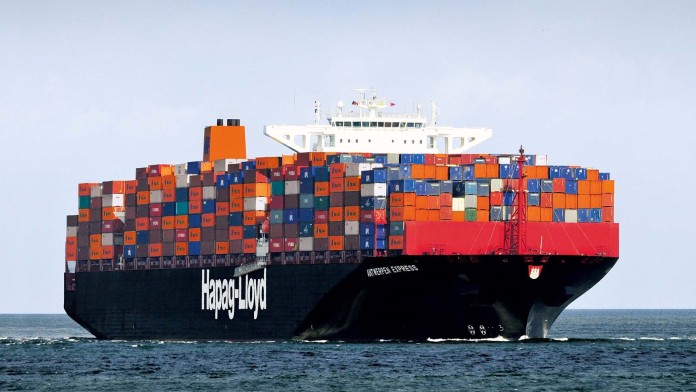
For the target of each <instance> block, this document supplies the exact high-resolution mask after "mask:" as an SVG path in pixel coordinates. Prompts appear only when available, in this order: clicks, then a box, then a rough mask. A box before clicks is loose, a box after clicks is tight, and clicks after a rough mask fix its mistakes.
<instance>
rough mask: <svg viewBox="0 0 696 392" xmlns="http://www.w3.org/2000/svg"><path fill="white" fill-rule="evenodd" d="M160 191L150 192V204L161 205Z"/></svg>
mask: <svg viewBox="0 0 696 392" xmlns="http://www.w3.org/2000/svg"><path fill="white" fill-rule="evenodd" d="M161 202H162V191H150V203H161Z"/></svg>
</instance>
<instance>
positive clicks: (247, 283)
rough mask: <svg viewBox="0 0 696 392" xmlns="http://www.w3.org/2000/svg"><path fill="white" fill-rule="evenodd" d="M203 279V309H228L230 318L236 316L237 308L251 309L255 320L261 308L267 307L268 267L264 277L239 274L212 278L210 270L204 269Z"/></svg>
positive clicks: (216, 311) (217, 310) (264, 271)
mask: <svg viewBox="0 0 696 392" xmlns="http://www.w3.org/2000/svg"><path fill="white" fill-rule="evenodd" d="M201 272H202V279H201V310H210V311H213V312H215V319H216V320H217V318H218V312H220V311H225V310H226V311H227V317H229V319H230V320H232V319H233V318H234V314H235V310H249V311H252V312H253V314H254V320H256V318H257V317H258V315H259V310H265V309H266V269H265V268H264V269H263V277H262V278H250V277H249V275H244V276H238V277H237V278H236V279H235V278H233V279H210V270H207V269H206V270H202V271H201Z"/></svg>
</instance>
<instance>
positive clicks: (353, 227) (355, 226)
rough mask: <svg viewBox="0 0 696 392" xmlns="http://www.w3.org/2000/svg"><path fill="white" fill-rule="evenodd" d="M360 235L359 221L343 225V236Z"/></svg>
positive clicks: (347, 222)
mask: <svg viewBox="0 0 696 392" xmlns="http://www.w3.org/2000/svg"><path fill="white" fill-rule="evenodd" d="M358 234H360V222H359V221H346V223H345V235H358Z"/></svg>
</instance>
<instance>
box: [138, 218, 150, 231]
mask: <svg viewBox="0 0 696 392" xmlns="http://www.w3.org/2000/svg"><path fill="white" fill-rule="evenodd" d="M149 229H150V218H146V217H140V218H135V230H138V231H145V230H149Z"/></svg>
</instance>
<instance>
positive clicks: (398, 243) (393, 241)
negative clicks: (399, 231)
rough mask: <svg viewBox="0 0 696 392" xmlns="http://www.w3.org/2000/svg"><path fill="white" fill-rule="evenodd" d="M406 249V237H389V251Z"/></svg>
mask: <svg viewBox="0 0 696 392" xmlns="http://www.w3.org/2000/svg"><path fill="white" fill-rule="evenodd" d="M403 248H404V236H402V235H390V236H389V249H395V250H398V249H403Z"/></svg>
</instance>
